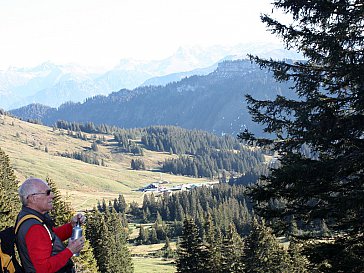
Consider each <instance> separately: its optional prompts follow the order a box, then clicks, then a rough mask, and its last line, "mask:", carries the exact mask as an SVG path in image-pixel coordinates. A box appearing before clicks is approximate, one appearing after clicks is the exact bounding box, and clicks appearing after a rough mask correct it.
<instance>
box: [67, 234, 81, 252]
mask: <svg viewBox="0 0 364 273" xmlns="http://www.w3.org/2000/svg"><path fill="white" fill-rule="evenodd" d="M84 244H85V238H84V237H83V236H82V237H80V238H78V239H77V240H71V239H69V240H68V246H67V248H68V249H69V250H71V252H72V253H73V254H75V253H79V252H80V251H81V249H82V248H83V245H84Z"/></svg>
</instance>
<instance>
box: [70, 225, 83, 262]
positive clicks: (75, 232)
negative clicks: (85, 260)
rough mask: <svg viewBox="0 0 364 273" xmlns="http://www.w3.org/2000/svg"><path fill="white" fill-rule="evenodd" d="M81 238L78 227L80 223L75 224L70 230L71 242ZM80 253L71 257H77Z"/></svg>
mask: <svg viewBox="0 0 364 273" xmlns="http://www.w3.org/2000/svg"><path fill="white" fill-rule="evenodd" d="M80 237H82V228H81V227H80V223H79V222H77V225H75V226H74V227H73V229H72V236H71V240H77V239H78V238H80ZM79 255H80V253H75V254H73V256H76V257H78V256H79Z"/></svg>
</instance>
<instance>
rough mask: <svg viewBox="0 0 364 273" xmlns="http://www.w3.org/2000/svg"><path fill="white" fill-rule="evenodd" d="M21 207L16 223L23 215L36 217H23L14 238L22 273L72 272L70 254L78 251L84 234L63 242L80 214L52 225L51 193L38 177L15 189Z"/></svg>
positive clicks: (69, 234) (82, 219)
mask: <svg viewBox="0 0 364 273" xmlns="http://www.w3.org/2000/svg"><path fill="white" fill-rule="evenodd" d="M19 197H20V200H21V202H22V205H23V207H22V210H21V211H20V212H19V214H18V218H17V223H18V222H19V221H20V220H21V218H23V217H25V216H26V215H35V216H37V217H39V218H40V220H41V221H39V220H36V219H33V218H31V219H27V220H25V221H24V222H23V223H22V224H21V225H20V227H19V229H18V232H17V236H16V241H17V248H18V252H19V256H20V259H21V262H22V265H23V268H24V270H25V272H26V273H30V272H36V273H54V272H57V273H66V272H74V268H73V263H72V260H71V257H72V256H73V254H75V253H78V252H80V251H81V249H82V248H83V245H84V237H81V238H79V239H77V240H74V241H72V240H69V243H68V246H67V247H65V246H64V244H63V242H62V241H64V240H66V239H68V238H70V237H71V235H72V228H73V226H75V225H76V224H77V221H80V222H81V223H83V222H84V221H85V217H84V216H83V215H82V214H77V215H75V216H74V217H73V218H72V220H71V222H70V223H67V224H65V225H63V226H60V227H57V228H55V227H53V222H52V220H51V219H50V216H49V215H48V212H49V211H50V210H51V209H52V208H53V203H52V202H53V197H54V195H53V193H52V191H51V190H50V188H49V186H48V184H47V183H46V182H45V181H43V180H41V179H39V178H29V179H27V180H25V181H24V183H23V184H22V185H21V186H20V188H19Z"/></svg>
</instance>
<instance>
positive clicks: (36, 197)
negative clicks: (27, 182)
mask: <svg viewBox="0 0 364 273" xmlns="http://www.w3.org/2000/svg"><path fill="white" fill-rule="evenodd" d="M34 188H35V192H34V193H33V194H30V195H29V196H28V199H29V200H28V204H29V205H30V207H31V208H32V209H34V210H36V211H38V212H40V213H42V214H44V213H46V212H48V211H50V210H51V209H52V208H53V197H54V195H53V193H52V192H51V191H50V188H49V187H48V185H47V184H45V183H44V182H42V181H40V182H39V183H38V182H37V183H35V186H34Z"/></svg>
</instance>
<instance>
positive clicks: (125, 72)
mask: <svg viewBox="0 0 364 273" xmlns="http://www.w3.org/2000/svg"><path fill="white" fill-rule="evenodd" d="M248 53H250V54H256V55H259V56H262V57H271V58H274V59H283V58H291V59H297V58H300V55H299V54H297V53H296V52H294V51H287V50H284V49H283V48H282V46H281V45H272V44H240V45H237V46H233V47H224V46H214V47H209V48H202V47H190V48H179V49H178V50H177V51H176V53H175V54H173V55H172V56H170V57H168V58H165V59H162V60H154V61H139V60H132V59H124V60H121V61H120V62H119V64H118V65H116V66H115V67H113V68H111V69H107V70H95V69H90V68H85V67H82V66H79V65H74V64H69V65H56V64H53V63H51V62H45V63H43V64H41V65H39V66H36V67H32V68H9V69H7V70H0V108H3V109H5V110H9V109H14V108H19V107H22V106H25V105H28V104H31V103H40V104H43V105H47V106H50V107H59V106H60V105H61V104H63V103H65V102H68V101H72V102H76V103H77V102H83V101H84V100H85V99H87V98H89V97H92V96H96V95H108V94H110V93H112V92H115V91H118V90H121V89H134V88H137V87H139V86H149V85H155V86H158V85H166V84H168V83H170V82H176V81H179V80H181V79H183V78H185V77H189V76H192V75H208V74H209V73H211V72H213V71H214V70H215V69H216V68H217V64H218V62H221V61H223V60H234V59H240V58H245V57H246V54H248Z"/></svg>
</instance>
